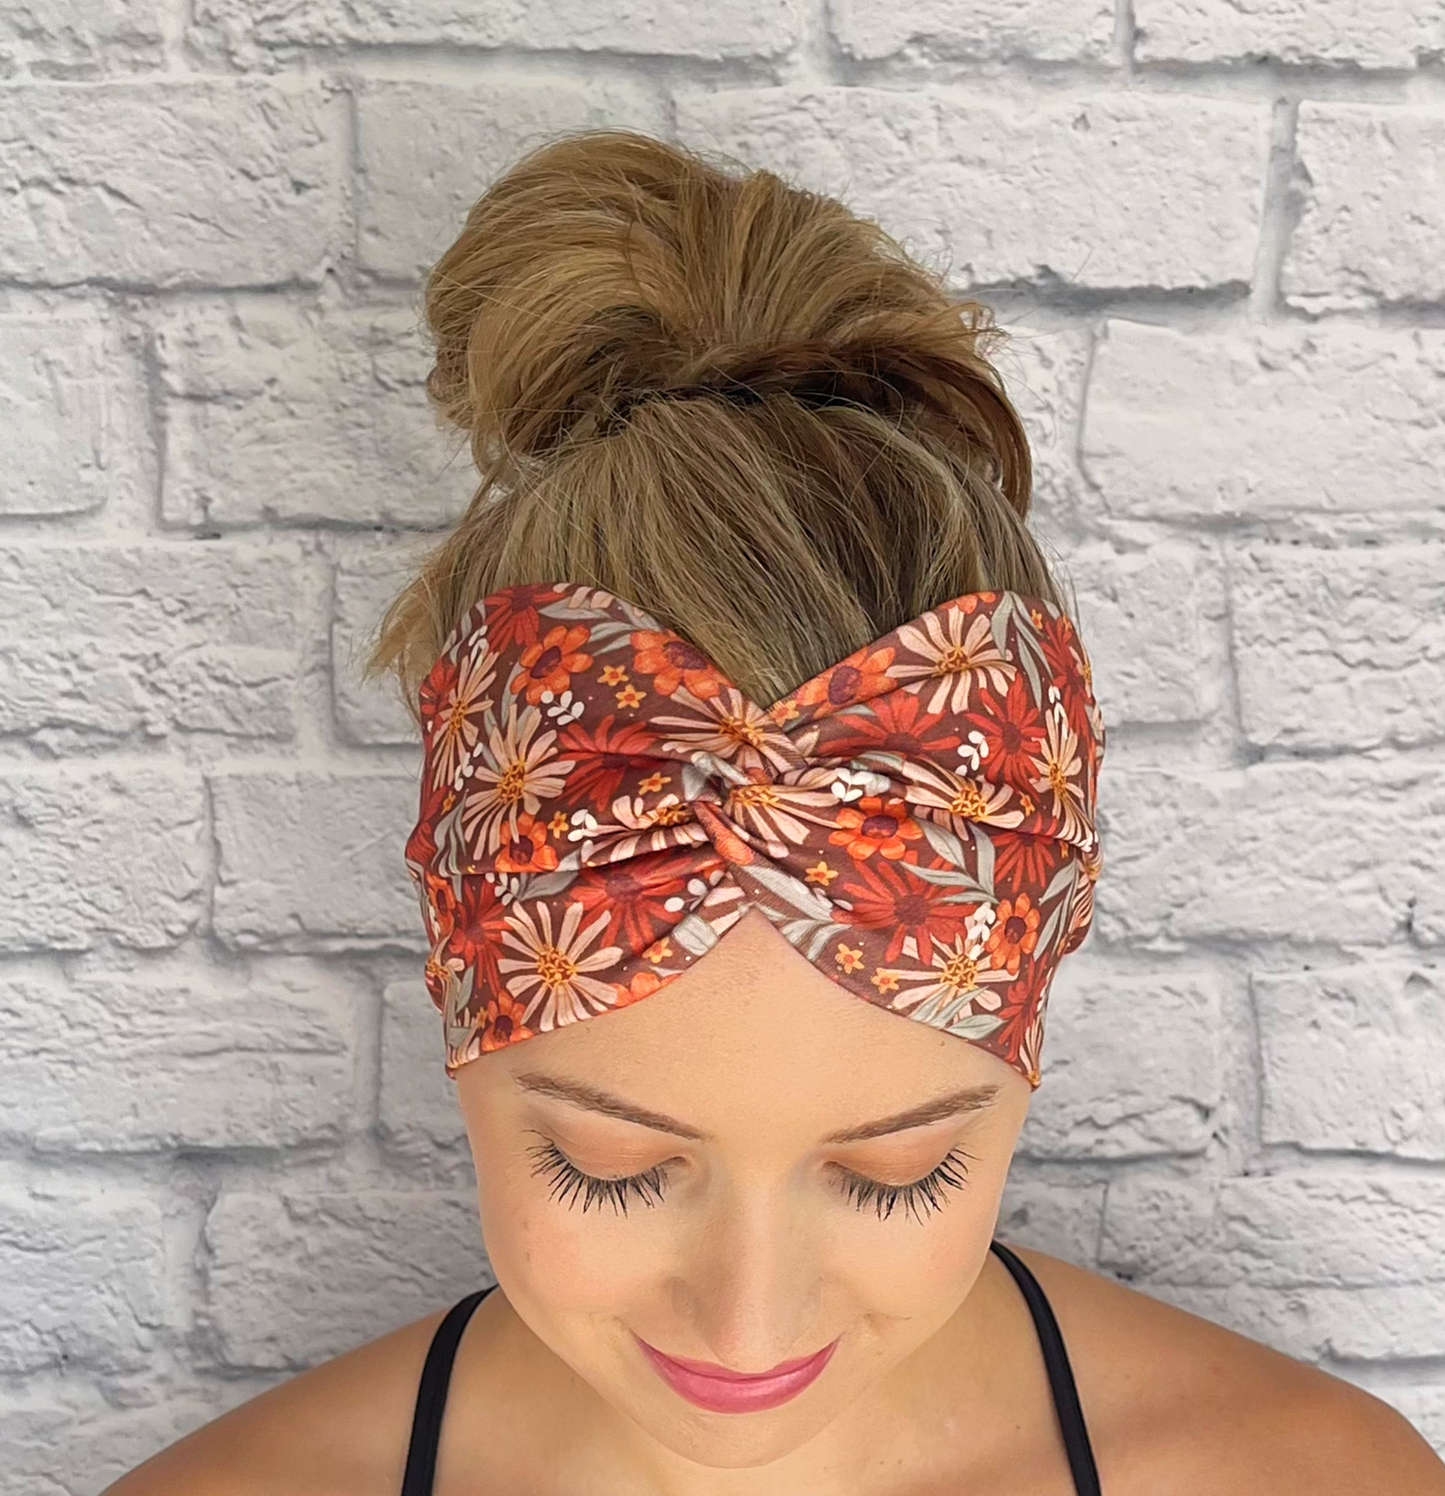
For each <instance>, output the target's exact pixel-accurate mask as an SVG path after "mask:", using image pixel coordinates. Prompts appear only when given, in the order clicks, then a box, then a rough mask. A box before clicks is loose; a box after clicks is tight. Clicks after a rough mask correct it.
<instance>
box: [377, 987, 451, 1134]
mask: <svg viewBox="0 0 1445 1496" xmlns="http://www.w3.org/2000/svg"><path fill="white" fill-rule="evenodd" d="M445 1059H446V1046H445V1045H444V1043H443V1041H442V1020H441V1015H440V1014H438V1012H437V1010H436V1007H435V1005H434V1004H433V1002H432V1000H431V996H430V994H429V993H428V992H427V990H426V986H425V985H424V984H423V983H422V981H421V980H420V979H419V978H418V979H416V980H414V981H406V982H391V983H389V984H388V985H387V988H386V991H385V993H384V995H383V999H382V1019H381V1131H382V1135H383V1137H385V1139H386V1140H387V1142H388V1144H389V1145H390V1147H391V1148H392V1150H393V1151H394V1152H397V1153H400V1154H402V1155H405V1156H407V1157H409V1158H412V1159H415V1160H417V1161H419V1162H421V1161H425V1162H430V1161H432V1159H433V1157H434V1155H435V1153H436V1150H437V1149H438V1148H456V1147H457V1146H458V1145H460V1144H465V1142H466V1139H467V1130H466V1124H465V1122H464V1120H463V1118H462V1111H461V1107H460V1105H459V1104H458V1101H457V1085H456V1082H455V1081H453V1080H449V1079H448V1078H447V1074H446V1069H445V1067H444V1063H443V1062H444V1061H445Z"/></svg>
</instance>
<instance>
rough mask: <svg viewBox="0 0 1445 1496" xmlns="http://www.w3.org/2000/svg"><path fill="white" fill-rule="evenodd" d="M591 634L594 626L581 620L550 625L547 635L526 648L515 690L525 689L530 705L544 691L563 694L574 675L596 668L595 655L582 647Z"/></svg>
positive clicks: (523, 652)
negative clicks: (593, 663) (569, 625)
mask: <svg viewBox="0 0 1445 1496" xmlns="http://www.w3.org/2000/svg"><path fill="white" fill-rule="evenodd" d="M591 637H592V630H591V629H589V628H588V627H587V626H586V625H585V624H580V623H575V624H573V625H572V627H571V628H568V627H567V625H566V624H565V623H559V624H558V625H557V626H556V627H555V628H551V629H548V630H547V633H546V636H545V637H544V638H542V639H541V640H539V641H538V642H537V643H536V644H529V645H528V646H527V648H526V649H525V650H523V651H522V658H521V662H520V663H521V665H522V668H521V670H519V671H518V672H517V678H516V679H515V680H514V681H513V682H512V690H513V691H525V692H526V693H527V705H528V706H536V705H537V703H538V702H539V701H540V700H541V699H542V693H543V691H550V692H551V693H552V694H553V695H554V696H560V695H561V694H562V693H563V691H565V690H567V689H568V688H569V687H570V686H571V684H572V677H573V675H575V674H576V673H577V672H578V671H580V670H590V669H591V668H592V656H591V655H590V654H586V653H585V652H584V651H583V649H582V646H583V645H584V644H586V643H587V641H588V640H589V639H590V638H591Z"/></svg>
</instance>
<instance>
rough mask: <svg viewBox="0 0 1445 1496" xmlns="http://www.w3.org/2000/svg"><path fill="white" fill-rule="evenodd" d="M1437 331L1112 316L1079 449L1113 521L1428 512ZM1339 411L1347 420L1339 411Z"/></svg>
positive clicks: (1441, 350)
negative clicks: (1215, 330) (1193, 324)
mask: <svg viewBox="0 0 1445 1496" xmlns="http://www.w3.org/2000/svg"><path fill="white" fill-rule="evenodd" d="M1442 373H1445V333H1442V332H1441V331H1439V330H1437V329H1414V330H1411V331H1396V330H1393V329H1391V330H1387V331H1378V330H1375V329H1371V328H1363V327H1358V326H1354V325H1347V324H1340V325H1336V326H1317V325H1314V324H1310V325H1308V326H1299V327H1295V326H1279V327H1269V328H1260V329H1259V330H1258V331H1256V332H1254V333H1252V334H1251V335H1248V336H1246V335H1244V334H1241V333H1233V334H1228V335H1219V334H1208V333H1200V332H1197V331H1193V330H1191V331H1188V332H1183V331H1180V330H1179V329H1177V328H1169V327H1157V326H1153V325H1148V324H1145V323H1140V322H1128V321H1124V320H1122V319H1118V318H1112V319H1110V320H1109V321H1108V322H1107V323H1106V324H1105V330H1104V334H1103V336H1102V337H1101V338H1100V340H1099V345H1098V349H1097V352H1096V356H1095V359H1094V366H1093V377H1092V380H1091V381H1090V385H1089V394H1088V404H1087V406H1086V410H1085V418H1084V427H1083V431H1082V433H1081V438H1080V459H1081V461H1082V463H1083V465H1084V471H1085V473H1086V474H1087V475H1088V477H1089V478H1090V480H1091V481H1092V482H1093V483H1094V484H1096V485H1097V487H1098V488H1099V489H1100V491H1101V493H1102V495H1103V499H1104V504H1105V506H1106V507H1107V509H1108V510H1109V511H1110V513H1111V514H1114V515H1117V516H1119V517H1121V518H1129V519H1149V520H1160V519H1163V520H1184V519H1197V518H1200V517H1207V518H1211V519H1212V518H1215V517H1222V516H1227V517H1247V518H1250V519H1263V518H1268V517H1271V516H1273V515H1284V514H1291V513H1296V512H1301V511H1303V512H1311V513H1330V514H1333V513H1340V514H1368V515H1369V516H1371V517H1372V518H1373V517H1375V516H1377V515H1378V514H1379V513H1380V495H1381V494H1382V493H1387V494H1388V495H1389V496H1390V509H1391V512H1392V513H1395V514H1400V515H1407V514H1410V513H1412V512H1417V511H1418V512H1424V513H1433V512H1434V510H1435V509H1436V508H1437V506H1438V504H1439V482H1438V476H1437V475H1438V473H1439V471H1440V466H1441V464H1442V463H1445V427H1442V426H1441V424H1440V422H1439V421H1438V420H1437V419H1436V411H1437V410H1438V407H1439V402H1440V390H1441V379H1442ZM1342 411H1348V412H1349V417H1348V419H1344V418H1342V416H1341V412H1342Z"/></svg>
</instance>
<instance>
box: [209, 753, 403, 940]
mask: <svg viewBox="0 0 1445 1496" xmlns="http://www.w3.org/2000/svg"><path fill="white" fill-rule="evenodd" d="M419 784H420V780H419V779H418V778H417V777H416V776H415V775H408V774H381V773H376V774H354V773H353V774H341V773H332V772H327V771H325V770H322V769H314V770H311V769H294V770H285V769H276V770H252V769H241V770H227V769H221V770H217V771H216V772H215V773H214V774H213V775H212V777H211V794H212V801H213V804H214V807H215V826H216V840H217V845H218V846H219V848H220V868H219V873H218V877H217V882H216V894H215V919H214V925H215V930H216V933H217V935H219V936H220V937H221V939H222V940H223V941H225V942H226V943H227V944H228V945H235V946H239V947H243V948H246V949H254V948H257V947H263V946H273V947H277V948H282V949H301V950H305V949H322V948H324V949H333V948H336V947H338V946H339V947H342V948H363V949H374V948H377V947H379V946H383V945H385V946H391V947H395V946H396V945H397V944H398V943H400V944H403V945H405V946H406V947H407V948H409V949H415V950H423V949H425V943H426V932H425V929H424V927H423V925H422V920H421V914H420V911H419V906H418V903H417V894H416V888H415V885H414V884H413V883H412V881H411V879H410V878H409V877H408V876H407V872H406V864H405V862H404V860H403V856H402V852H403V847H404V845H405V842H406V838H407V836H408V834H409V833H410V831H411V828H412V826H413V825H414V824H415V822H416V817H417V812H418V803H419V802H418V798H417V797H418V794H419Z"/></svg>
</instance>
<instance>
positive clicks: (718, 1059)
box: [458, 910, 1028, 1137]
mask: <svg viewBox="0 0 1445 1496" xmlns="http://www.w3.org/2000/svg"><path fill="white" fill-rule="evenodd" d="M536 1071H545V1072H546V1073H548V1074H555V1075H559V1076H565V1077H566V1078H567V1079H569V1080H572V1081H580V1082H583V1083H585V1084H588V1085H592V1086H596V1087H599V1088H602V1089H604V1090H607V1091H609V1092H612V1093H614V1094H616V1095H620V1096H623V1097H626V1098H627V1099H628V1100H629V1101H632V1102H634V1103H637V1104H639V1105H642V1106H645V1107H647V1108H649V1109H652V1110H655V1111H660V1112H664V1113H666V1114H668V1115H670V1116H672V1117H676V1118H678V1119H681V1120H685V1121H687V1122H690V1123H692V1124H693V1125H694V1126H696V1127H697V1128H699V1129H700V1130H703V1131H706V1132H708V1133H710V1134H713V1135H715V1136H719V1137H721V1136H727V1135H731V1134H739V1133H746V1132H748V1130H750V1129H758V1128H765V1129H772V1130H775V1131H776V1130H786V1131H790V1132H791V1131H797V1132H798V1133H799V1134H800V1135H805V1134H808V1133H810V1132H812V1133H816V1134H818V1135H821V1134H823V1133H827V1132H831V1131H836V1130H838V1129H840V1128H843V1127H846V1126H848V1125H850V1124H852V1123H855V1122H856V1123H861V1122H865V1121H869V1120H872V1119H874V1118H878V1117H883V1116H888V1115H891V1114H893V1113H896V1112H900V1111H903V1110H904V1109H906V1108H908V1107H910V1106H914V1105H916V1104H917V1103H919V1102H920V1101H922V1100H927V1099H930V1098H932V1097H935V1096H938V1095H941V1094H943V1093H945V1092H948V1091H950V1090H955V1089H958V1088H960V1087H963V1086H969V1085H985V1084H997V1085H1000V1086H1001V1087H1002V1088H1003V1089H1004V1091H1005V1093H1007V1092H1009V1091H1012V1090H1014V1089H1015V1088H1016V1087H1017V1088H1022V1089H1023V1090H1025V1091H1026V1090H1027V1089H1028V1087H1027V1083H1026V1082H1025V1081H1024V1080H1023V1078H1022V1077H1021V1076H1020V1075H1018V1074H1017V1072H1015V1071H1014V1070H1012V1069H1011V1068H1010V1067H1009V1066H1007V1065H1006V1064H1004V1062H1003V1061H1002V1060H1000V1059H998V1058H997V1057H995V1056H993V1055H991V1054H988V1053H987V1052H986V1051H984V1050H981V1049H980V1048H978V1046H976V1045H973V1044H969V1043H968V1042H967V1041H965V1040H963V1039H960V1038H958V1037H957V1036H955V1035H952V1034H945V1033H942V1032H941V1031H939V1030H937V1029H934V1028H930V1027H929V1026H928V1025H926V1024H923V1023H919V1022H916V1021H914V1020H912V1019H909V1018H907V1017H905V1016H903V1015H901V1014H898V1013H891V1012H887V1011H885V1010H884V1009H882V1008H879V1007H876V1006H874V1005H873V1004H872V1003H868V1002H865V1001H863V1000H862V999H860V998H858V997H856V996H854V995H853V994H852V993H850V992H848V991H846V990H845V989H844V988H843V987H841V986H839V985H838V984H837V983H836V982H834V981H832V980H831V979H830V978H829V977H828V976H826V975H825V974H824V973H823V972H821V971H819V970H818V969H817V968H816V967H814V966H813V965H812V964H811V963H810V962H809V961H808V960H807V958H806V957H804V956H803V955H802V954H801V953H800V952H798V951H797V950H795V949H794V947H793V946H792V945H791V944H790V943H789V942H788V941H787V940H786V939H785V938H784V937H783V936H782V935H781V934H779V933H778V931H776V930H775V929H773V927H772V925H771V924H770V923H769V921H768V919H767V916H766V915H764V914H763V913H761V911H758V910H753V911H750V912H749V913H748V914H747V915H745V916H744V918H743V919H741V920H739V921H738V923H737V924H736V925H734V926H733V927H732V929H730V930H729V931H728V932H727V934H726V935H724V936H723V938H722V939H721V940H720V941H719V942H718V944H717V945H716V946H715V947H714V948H713V949H712V950H711V951H709V952H708V953H707V954H706V955H705V956H703V957H702V958H701V959H700V960H698V961H697V962H695V963H694V964H693V965H692V966H691V967H689V968H688V970H687V971H685V972H684V973H683V974H682V975H681V976H679V977H677V978H675V979H674V980H673V981H671V982H669V983H668V984H667V986H665V987H663V988H662V989H661V990H659V991H658V992H655V993H653V994H652V996H650V997H647V998H644V999H642V1000H641V1001H640V1002H637V1003H634V1004H632V1005H631V1006H629V1007H627V1008H623V1009H621V1010H619V1011H617V1012H614V1013H606V1014H602V1015H600V1016H598V1017H595V1018H590V1019H586V1020H583V1021H582V1022H579V1023H574V1024H571V1025H569V1026H567V1027H565V1028H562V1029H559V1030H556V1031H554V1032H552V1033H547V1034H539V1035H537V1036H536V1037H535V1038H532V1039H528V1040H526V1041H524V1042H523V1043H521V1044H516V1045H512V1046H510V1047H509V1048H507V1049H505V1050H501V1051H498V1052H496V1053H494V1054H491V1055H486V1056H483V1057H482V1058H481V1059H479V1060H477V1061H474V1062H473V1063H472V1064H469V1065H465V1066H463V1067H462V1069H461V1071H460V1072H459V1075H458V1083H459V1084H460V1085H462V1086H466V1087H484V1088H486V1089H488V1090H490V1089H492V1088H493V1087H505V1088H506V1089H508V1090H516V1089H517V1088H516V1087H515V1086H514V1085H513V1084H512V1077H514V1076H516V1075H519V1074H522V1073H527V1072H536ZM469 1072H472V1073H470V1074H469ZM1015 1083H1016V1085H1015Z"/></svg>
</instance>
